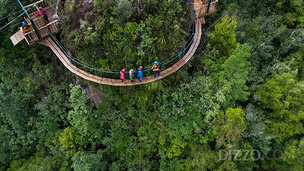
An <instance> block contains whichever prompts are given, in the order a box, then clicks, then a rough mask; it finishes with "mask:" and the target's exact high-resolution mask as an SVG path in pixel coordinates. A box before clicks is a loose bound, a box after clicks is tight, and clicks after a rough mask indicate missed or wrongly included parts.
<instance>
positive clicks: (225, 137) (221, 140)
mask: <svg viewBox="0 0 304 171" xmlns="http://www.w3.org/2000/svg"><path fill="white" fill-rule="evenodd" d="M244 117H245V112H244V110H243V109H241V108H235V109H233V108H229V109H227V110H226V112H225V113H223V112H222V113H221V114H220V115H219V116H218V118H217V121H216V125H217V126H218V127H219V133H218V135H217V138H216V140H217V143H218V144H219V145H220V146H221V145H224V146H226V147H227V144H228V143H236V142H237V141H238V140H240V138H241V136H242V134H243V132H244V130H245V128H246V125H245V123H244Z"/></svg>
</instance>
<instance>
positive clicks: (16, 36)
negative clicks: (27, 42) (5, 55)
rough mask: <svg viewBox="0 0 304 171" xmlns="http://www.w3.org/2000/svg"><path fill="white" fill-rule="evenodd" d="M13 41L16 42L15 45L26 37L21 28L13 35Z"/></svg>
mask: <svg viewBox="0 0 304 171" xmlns="http://www.w3.org/2000/svg"><path fill="white" fill-rule="evenodd" d="M10 38H11V41H12V43H13V44H14V46H15V45H16V44H18V43H19V42H20V41H21V40H23V39H24V36H23V33H22V31H21V30H19V31H18V32H17V33H15V34H14V35H12V36H11V37H10Z"/></svg>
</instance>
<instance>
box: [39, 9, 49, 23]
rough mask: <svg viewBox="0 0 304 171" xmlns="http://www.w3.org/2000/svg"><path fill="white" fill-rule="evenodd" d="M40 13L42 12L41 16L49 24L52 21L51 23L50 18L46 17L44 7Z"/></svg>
mask: <svg viewBox="0 0 304 171" xmlns="http://www.w3.org/2000/svg"><path fill="white" fill-rule="evenodd" d="M39 11H40V14H41V15H43V17H44V19H45V21H46V22H48V23H49V22H50V21H49V18H48V16H47V15H46V10H44V9H43V8H42V7H39Z"/></svg>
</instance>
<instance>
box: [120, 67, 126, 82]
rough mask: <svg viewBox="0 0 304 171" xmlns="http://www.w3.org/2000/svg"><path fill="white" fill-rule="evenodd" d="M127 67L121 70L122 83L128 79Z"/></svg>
mask: <svg viewBox="0 0 304 171" xmlns="http://www.w3.org/2000/svg"><path fill="white" fill-rule="evenodd" d="M125 72H126V69H122V70H121V71H120V79H121V83H123V82H124V81H126V79H125V76H126V73H125Z"/></svg>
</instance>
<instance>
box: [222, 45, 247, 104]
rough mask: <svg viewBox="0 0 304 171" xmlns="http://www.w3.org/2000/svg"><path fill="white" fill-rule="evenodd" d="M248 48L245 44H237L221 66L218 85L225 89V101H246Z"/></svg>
mask: <svg viewBox="0 0 304 171" xmlns="http://www.w3.org/2000/svg"><path fill="white" fill-rule="evenodd" d="M249 57H250V47H249V46H248V45H247V44H244V45H240V44H238V45H237V47H236V49H235V51H234V52H233V53H232V54H231V55H230V56H229V58H228V59H227V60H226V61H225V62H224V64H223V65H222V71H220V73H219V77H220V84H221V85H222V86H224V87H227V88H228V89H229V90H228V91H229V94H228V95H227V96H226V97H227V100H231V101H236V100H247V97H248V96H249V94H250V93H249V92H248V91H247V90H248V87H247V86H246V85H245V84H246V81H247V79H248V73H249V71H250V62H248V61H247V60H248V58H249Z"/></svg>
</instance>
